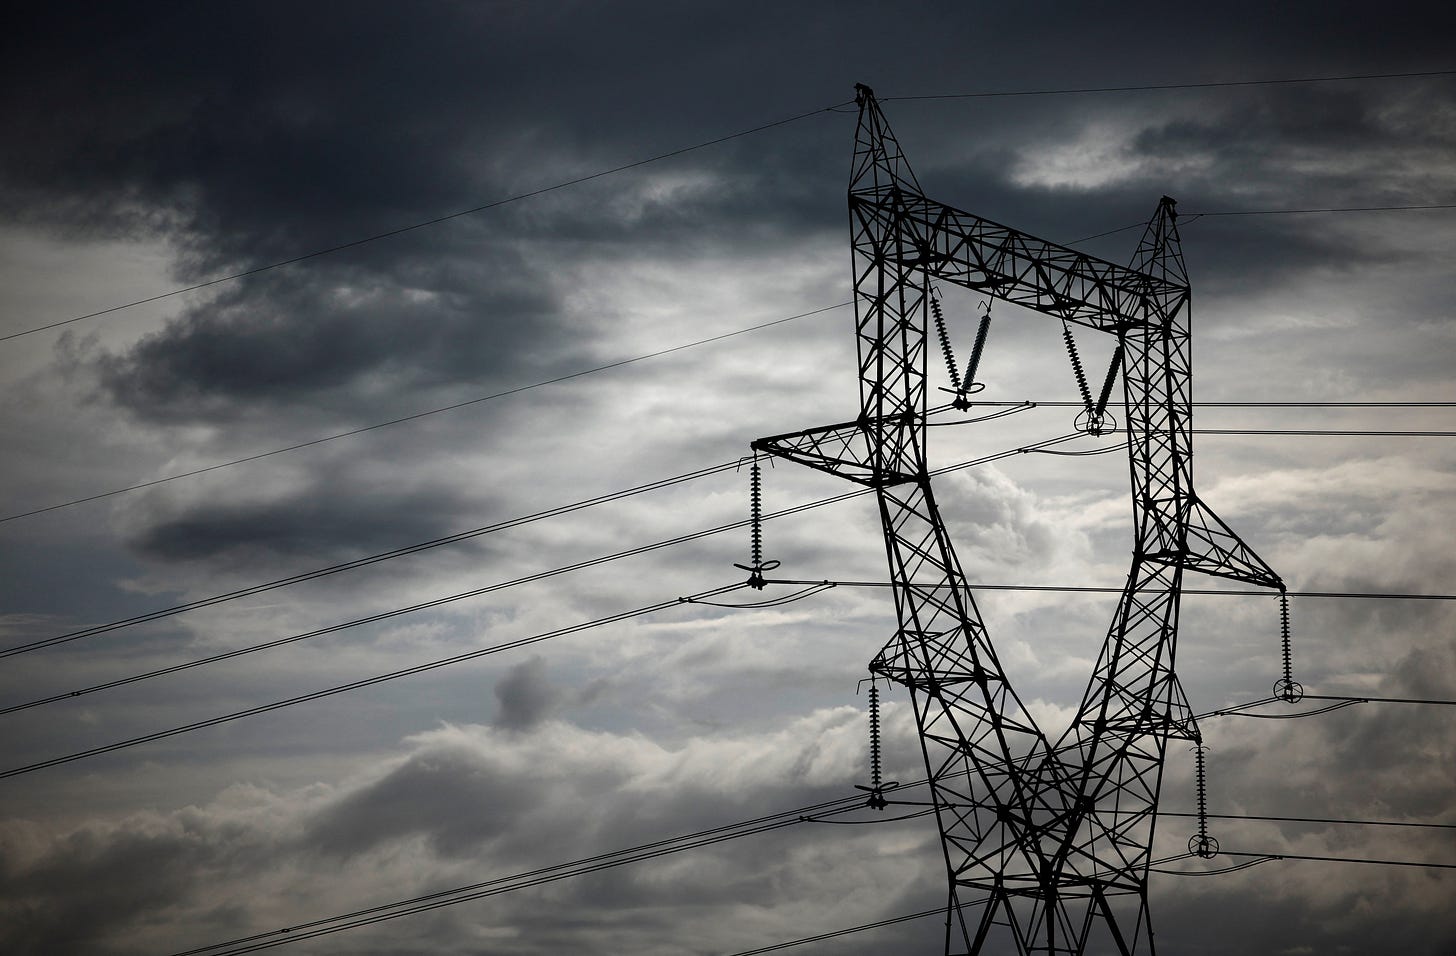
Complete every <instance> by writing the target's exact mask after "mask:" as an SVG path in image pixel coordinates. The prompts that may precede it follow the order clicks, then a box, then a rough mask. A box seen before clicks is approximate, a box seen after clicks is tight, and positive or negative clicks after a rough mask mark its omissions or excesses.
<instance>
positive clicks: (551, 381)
mask: <svg viewBox="0 0 1456 956" xmlns="http://www.w3.org/2000/svg"><path fill="white" fill-rule="evenodd" d="M849 304H850V303H848V302H838V303H835V304H834V305H826V306H824V307H823V308H819V309H814V310H812V311H809V312H800V313H799V314H797V315H790V316H785V317H784V318H782V319H774V320H773V321H771V322H762V323H760V324H758V325H750V326H748V327H747V328H743V329H736V330H734V331H732V332H724V333H723V334H721V335H714V336H710V337H708V338H706V339H698V340H697V341H696V342H687V343H685V344H683V345H674V346H673V347H671V348H666V349H659V350H658V351H656V352H648V353H646V354H645V355H635V356H633V357H631V358H626V359H621V360H620V361H616V362H609V363H608V364H606V365H598V366H596V367H595V368H588V369H582V370H580V371H576V372H570V373H568V374H566V375H558V376H557V377H555V378H548V379H545V380H543V381H540V382H532V383H530V384H529V385H519V386H517V387H515V388H509V389H506V390H505V391H501V392H494V393H492V394H490V395H482V396H481V397H479V398H472V399H469V400H467V401H463V402H456V403H455V404H453V405H445V406H443V407H441V408H432V409H429V410H427V411H423V412H416V413H415V414H412V415H405V416H403V417H402V418H394V419H391V420H389V421H387V422H376V423H375V424H373V425H365V426H363V427H360V428H353V429H350V430H349V431H344V432H338V433H337V434H333V435H325V436H323V437H322V438H313V439H310V440H308V441H304V442H299V443H297V444H295V445H287V446H284V447H283V448H275V449H273V450H271V451H265V452H259V453H258V454H256V455H249V456H247V457H246V458H237V459H234V460H233V461H225V462H221V463H219V464H216V465H208V466H207V467H205V468H197V469H194V470H192V471H184V472H180V473H178V474H175V475H167V476H166V477H163V478H154V479H152V480H151V481H143V482H141V483H139V484H135V485H128V486H127V487H125V488H116V489H113V490H111V491H103V492H101V493H100V494H95V495H88V496H86V497H84V498H75V499H72V500H71V501H63V502H61V503H60V504H55V505H48V506H46V507H44V508H36V509H34V510H31V511H23V512H20V513H18V514H13V515H7V516H5V517H3V518H0V523H4V522H6V521H14V520H16V519H18V518H29V517H31V516H32V515H38V514H45V513H46V512H48V511H58V510H60V509H61V508H69V507H71V506H72V505H79V504H85V503H86V502H88V501H98V500H100V499H102V498H110V497H112V496H114V495H120V494H125V493H126V492H128V491H139V490H140V489H142V488H150V487H152V486H153V485H160V484H164V483H166V482H169V481H176V480H177V479H179V478H192V477H194V476H196V475H204V474H207V473H208V472H211V471H218V470H219V469H222V468H231V467H232V466H234V465H243V464H246V463H248V462H250V461H259V460H261V459H263V458H270V457H272V456H273V455H281V454H283V453H284V452H288V451H297V450H298V449H300V448H310V447H312V446H314V445H322V444H324V443H325V442H331V441H336V440H337V439H340V438H348V437H350V436H352V435H362V434H363V433H365V432H370V431H374V430H375V429H377V428H386V427H388V426H390V425H399V424H402V423H404V422H412V421H418V420H419V419H421V418H428V417H429V416H431V415H439V414H440V413H441V412H452V411H455V410H456V409H460V408H466V407H468V406H470V405H479V404H480V403H481V402H488V401H491V400H493V399H497V398H505V397H506V396H508V395H515V394H517V393H519V392H525V391H529V390H531V389H533V388H541V387H542V386H544V385H555V384H557V383H559V382H565V381H569V380H571V379H574V378H581V377H582V376H583V375H592V374H594V373H596V372H605V371H607V370H608V369H614V368H621V367H622V366H624V365H631V364H633V363H635V362H641V361H644V360H646V359H651V358H657V357H659V356H662V355H668V354H670V353H672V352H681V351H683V350H684V349H690V348H696V347H697V346H699V345H707V344H708V343H710V342H719V341H722V340H723V339H728V338H732V337H733V336H735V335H743V334H745V333H748V332H757V331H759V330H761V329H767V328H771V327H772V326H775V325H783V324H784V323H785V322H792V321H794V320H795V319H804V318H808V317H809V316H813V315H820V314H822V313H824V312H830V311H833V310H834V309H842V308H844V307H845V306H847V305H849Z"/></svg>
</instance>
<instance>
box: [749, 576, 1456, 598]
mask: <svg viewBox="0 0 1456 956" xmlns="http://www.w3.org/2000/svg"><path fill="white" fill-rule="evenodd" d="M765 583H767V584H786V585H794V586H797V587H806V586H808V585H812V584H827V585H830V586H832V587H839V588H892V587H894V586H895V583H894V582H893V581H841V580H834V579H830V578H769V579H768V580H767V581H766V582H765ZM933 587H951V585H944V584H942V585H934V586H933ZM965 587H966V588H968V589H973V590H979V591H1058V592H1064V593H1073V594H1077V593H1082V594H1122V593H1123V592H1124V591H1125V590H1126V589H1125V588H1116V587H1097V586H1093V585H1080V584H982V583H979V582H967V584H966V585H965ZM1139 590H1143V589H1139ZM1150 590H1156V589H1150ZM1178 590H1179V593H1180V594H1215V595H1220V596H1225V597H1277V596H1278V594H1279V592H1277V591H1251V590H1235V589H1233V588H1188V587H1185V588H1179V589H1178ZM1285 593H1287V594H1288V595H1289V596H1290V597H1305V598H1352V599H1362V600H1363V599H1369V600H1382V601H1456V594H1400V593H1396V592H1393V591H1392V592H1384V591H1287V592H1285Z"/></svg>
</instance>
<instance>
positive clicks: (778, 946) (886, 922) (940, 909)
mask: <svg viewBox="0 0 1456 956" xmlns="http://www.w3.org/2000/svg"><path fill="white" fill-rule="evenodd" d="M978 902H982V903H984V902H985V900H980V901H978ZM948 909H950V907H948V906H937V907H935V908H934V909H929V910H921V911H920V912H918V913H907V914H905V915H904V916H891V917H890V918H889V919H882V920H876V921H875V922H873V923H861V924H860V925H858V926H846V927H844V928H843V929H835V930H830V931H829V932H827V933H820V934H819V935H817V936H804V937H802V938H800V939H791V940H788V941H787V942H783V943H774V944H773V945H772V946H760V947H759V948H758V949H745V950H741V951H739V952H737V953H733V954H732V956H759V954H761V953H776V952H778V951H779V950H782V949H789V948H791V947H794V946H803V945H804V944H805V943H818V942H822V941H823V940H826V939H834V938H836V937H839V936H848V935H850V934H851V933H863V932H866V931H867V930H872V929H880V928H882V927H885V926H894V925H895V924H896V923H908V922H909V921H911V920H916V919H924V918H925V917H927V916H941V915H944V913H945V912H946V911H947V910H948Z"/></svg>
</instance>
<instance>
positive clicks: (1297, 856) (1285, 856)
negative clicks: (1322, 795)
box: [1218, 850, 1456, 870]
mask: <svg viewBox="0 0 1456 956" xmlns="http://www.w3.org/2000/svg"><path fill="white" fill-rule="evenodd" d="M1218 852H1219V853H1220V854H1221V855H1223V856H1246V857H1263V858H1264V859H1265V860H1314V861H1317V862H1320V863H1373V864H1375V865H1377V866H1417V867H1425V868H1427V869H1433V870H1456V863H1422V862H1419V861H1415V860H1365V859H1361V858H1359V857H1354V856H1309V855H1306V854H1302V853H1242V852H1239V851H1237V850H1219V851H1218Z"/></svg>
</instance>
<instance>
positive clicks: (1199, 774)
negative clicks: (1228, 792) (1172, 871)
mask: <svg viewBox="0 0 1456 956" xmlns="http://www.w3.org/2000/svg"><path fill="white" fill-rule="evenodd" d="M1205 749H1206V748H1205V747H1204V746H1203V745H1202V744H1199V745H1198V746H1196V747H1194V748H1193V754H1194V758H1193V759H1194V772H1193V773H1194V781H1195V784H1196V786H1197V788H1198V832H1197V833H1195V834H1193V836H1191V837H1189V838H1188V852H1189V853H1192V854H1193V855H1195V856H1200V857H1203V859H1205V860H1208V859H1211V858H1213V857H1215V856H1217V855H1218V841H1217V840H1215V839H1214V838H1213V837H1211V836H1209V835H1208V776H1207V772H1206V769H1205V767H1204V764H1203V754H1204V750H1205Z"/></svg>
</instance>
